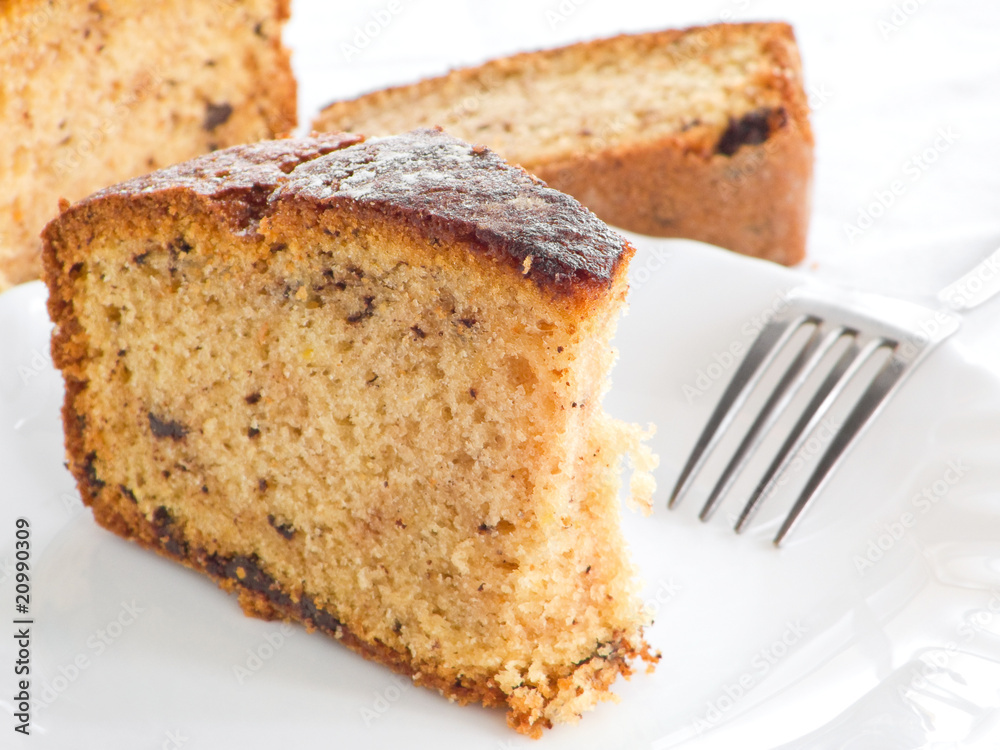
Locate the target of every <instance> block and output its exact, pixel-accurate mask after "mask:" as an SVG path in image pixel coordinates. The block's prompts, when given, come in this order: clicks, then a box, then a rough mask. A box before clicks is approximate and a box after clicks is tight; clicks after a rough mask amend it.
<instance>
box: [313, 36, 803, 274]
mask: <svg viewBox="0 0 1000 750" xmlns="http://www.w3.org/2000/svg"><path fill="white" fill-rule="evenodd" d="M435 125H436V126H440V127H443V128H444V129H445V130H446V131H448V132H450V133H453V134H455V135H456V136H458V137H460V138H463V139H465V140H468V141H470V142H473V143H483V144H486V145H488V146H489V147H490V148H493V149H495V150H496V151H498V152H499V153H500V154H502V155H503V156H504V157H505V158H506V159H508V160H510V161H512V162H515V163H518V164H520V165H522V166H523V167H524V168H525V169H527V170H528V171H529V172H532V173H533V174H536V175H537V176H538V177H540V178H541V179H543V180H545V181H546V182H547V183H549V184H550V185H552V186H553V187H555V188H557V189H559V190H562V191H564V192H567V193H569V194H571V195H573V196H575V197H576V198H578V199H579V200H581V201H582V202H583V203H584V204H585V205H587V206H588V207H590V208H591V209H592V210H594V211H595V213H597V215H598V216H600V217H601V218H602V219H605V220H606V221H609V222H611V223H613V224H617V225H619V226H622V227H624V228H626V229H629V230H633V231H637V232H642V233H645V234H653V235H659V236H668V237H689V238H692V239H700V240H704V241H708V242H715V243H717V244H721V245H723V246H725V247H728V248H731V249H734V250H737V251H739V252H744V253H748V254H751V255H758V256H761V257H767V258H771V259H774V260H779V261H781V262H786V263H793V262H796V261H797V260H798V259H799V258H801V256H802V254H803V252H804V243H805V229H806V226H807V223H808V222H807V218H808V216H807V213H808V203H809V184H810V179H811V164H812V132H811V129H810V126H809V120H808V105H807V102H806V97H805V93H804V91H803V87H802V74H801V62H800V60H799V54H798V50H797V48H796V44H795V38H794V36H793V34H792V30H791V28H790V27H789V26H787V25H786V24H781V23H749V24H716V25H713V26H705V27H696V28H691V29H686V30H683V31H662V32H656V33H649V34H636V35H624V36H619V37H614V38H611V39H604V40H598V41H594V42H586V43H580V44H575V45H571V46H569V47H564V48H560V49H554V50H546V51H542V52H533V53H525V54H520V55H515V56H513V57H508V58H502V59H498V60H494V61H491V62H489V63H486V64H484V65H482V66H479V67H476V68H466V69H461V70H456V71H452V72H451V73H449V74H447V75H444V76H441V77H438V78H432V79H428V80H425V81H421V82H419V83H416V84H413V85H408V86H399V87H395V88H390V89H386V90H383V91H377V92H374V93H371V94H368V95H366V96H362V97H359V98H357V99H354V100H351V101H342V102H335V103H333V104H331V105H329V106H328V107H327V108H326V109H324V110H323V112H321V113H320V115H319V117H318V118H317V119H316V121H315V123H314V128H316V129H317V130H348V131H353V132H359V133H365V134H367V135H382V134H389V133H397V132H401V131H404V130H409V129H410V128H413V127H429V126H435Z"/></svg>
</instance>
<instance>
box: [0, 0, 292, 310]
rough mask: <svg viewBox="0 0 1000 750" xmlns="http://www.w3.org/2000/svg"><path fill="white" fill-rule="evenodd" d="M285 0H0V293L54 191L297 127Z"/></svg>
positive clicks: (73, 192) (35, 268)
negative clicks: (284, 29) (283, 39)
mask: <svg viewBox="0 0 1000 750" xmlns="http://www.w3.org/2000/svg"><path fill="white" fill-rule="evenodd" d="M288 2H289V0H209V1H208V2H203V1H202V0H164V1H163V2H155V3H149V2H140V0H115V2H107V1H106V0H55V1H53V0H4V1H3V2H0V176H2V178H3V179H2V180H0V291H2V290H3V289H4V288H5V287H7V286H9V285H11V284H17V283H20V282H22V281H27V280H29V279H33V278H37V277H38V275H39V273H40V272H41V262H40V260H39V253H40V250H41V241H40V240H39V238H38V235H39V233H40V232H41V231H42V227H43V226H45V223H46V222H47V221H48V220H49V219H51V218H53V217H54V216H55V215H56V214H57V213H58V207H57V206H58V201H59V199H60V198H67V199H69V200H78V199H80V198H83V197H84V196H86V195H88V194H90V193H92V192H94V191H95V190H97V189H99V188H102V187H105V186H107V185H110V184H112V183H115V182H120V181H121V180H124V179H127V178H129V177H134V176H136V175H139V174H144V173H146V172H149V171H151V170H153V169H156V168H158V167H161V166H165V165H167V164H173V163H175V162H178V161H182V160H184V159H190V158H191V157H192V156H196V155H198V154H202V153H205V152H207V151H211V150H212V149H215V148H220V147H224V146H230V145H233V144H237V143H244V142H248V141H255V140H260V139H262V138H273V137H274V136H275V135H276V134H278V133H282V132H286V131H288V130H290V129H291V128H292V127H294V126H295V122H296V114H295V110H296V102H295V80H294V78H293V77H292V70H291V66H290V64H289V57H288V52H287V51H286V50H285V49H284V48H283V47H282V46H281V29H282V25H283V23H284V22H285V19H286V18H287V16H288Z"/></svg>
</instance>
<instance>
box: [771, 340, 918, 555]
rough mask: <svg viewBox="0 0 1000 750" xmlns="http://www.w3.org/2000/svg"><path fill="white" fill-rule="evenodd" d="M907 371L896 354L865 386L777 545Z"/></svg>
mask: <svg viewBox="0 0 1000 750" xmlns="http://www.w3.org/2000/svg"><path fill="white" fill-rule="evenodd" d="M905 371H906V364H905V363H904V362H903V361H902V360H901V359H900V358H899V357H897V356H896V355H895V353H894V354H893V356H892V357H890V358H889V359H888V360H887V361H886V363H885V364H884V365H883V366H882V369H881V370H879V373H878V375H876V376H875V379H874V380H872V382H871V383H870V384H869V385H868V388H867V389H865V392H864V394H862V396H861V398H860V399H859V400H858V402H857V403H856V404H855V405H854V408H853V409H852V410H851V413H850V414H849V415H848V417H847V419H846V420H845V421H844V424H843V426H842V427H841V428H840V429H839V430H838V431H837V434H836V435H834V436H833V440H831V441H830V445H829V447H828V448H827V449H826V452H825V453H824V454H823V457H822V458H821V459H820V460H819V463H818V464H817V465H816V469H815V470H814V471H813V473H812V475H811V476H810V477H809V481H808V482H806V485H805V487H803V489H802V491H801V492H800V493H799V496H798V498H797V499H796V501H795V504H794V505H793V506H792V509H791V511H790V512H789V513H788V515H787V516H786V517H785V522H784V523H783V524H782V525H781V529H779V531H778V534H777V536H775V537H774V546H775V547H777V546H779V545H780V544H781V542H782V540H784V538H785V537H786V536H788V534H789V533H791V531H792V529H793V528H795V525H796V524H797V523H798V521H799V518H800V517H801V515H802V513H803V511H804V510H805V509H806V506H807V505H808V504H809V502H810V500H812V498H814V497H815V496H816V494H817V493H818V492H819V491H820V489H822V487H823V485H824V484H826V480H827V479H828V478H829V476H830V472H831V471H832V470H833V467H834V466H836V465H837V462H838V461H840V459H841V458H843V456H844V454H845V452H846V451H847V447H848V446H849V445H850V444H851V441H852V440H854V439H855V438H856V437H857V436H858V435H859V433H861V432H862V431H863V430H864V429H865V427H866V426H867V425H868V424H869V423H870V422H871V419H872V417H874V416H875V415H876V414H877V413H878V411H879V409H880V407H881V406H882V405H883V404H884V403H885V401H886V399H887V398H888V396H889V394H891V393H892V391H893V390H894V389H895V388H896V386H897V385H899V384H900V382H901V381H902V378H903V374H904V372H905Z"/></svg>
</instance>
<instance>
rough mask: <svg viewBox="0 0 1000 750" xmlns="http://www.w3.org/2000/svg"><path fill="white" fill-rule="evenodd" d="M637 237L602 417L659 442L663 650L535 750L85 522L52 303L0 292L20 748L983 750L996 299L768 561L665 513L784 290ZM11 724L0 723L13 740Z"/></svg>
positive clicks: (769, 525) (992, 658)
mask: <svg viewBox="0 0 1000 750" xmlns="http://www.w3.org/2000/svg"><path fill="white" fill-rule="evenodd" d="M636 241H637V243H638V244H639V245H640V246H641V247H640V253H639V254H638V255H637V256H636V260H635V261H634V263H633V267H632V278H633V292H632V295H631V308H632V309H631V312H630V314H629V315H628V316H627V317H626V318H624V319H623V321H622V324H621V327H620V330H619V335H618V338H617V345H618V347H619V349H620V351H621V358H620V360H619V362H618V364H617V367H616V369H615V374H614V381H615V385H614V387H613V388H612V390H611V392H610V393H609V395H608V397H607V400H606V406H607V408H608V409H609V410H610V411H611V412H612V413H614V414H615V415H617V416H620V417H623V418H627V419H630V420H633V421H640V422H647V421H653V422H655V423H657V424H658V426H659V433H658V435H657V437H656V438H655V441H654V442H655V448H656V450H657V452H658V453H659V455H660V456H661V458H662V465H661V467H660V469H659V471H658V478H659V482H660V489H659V491H658V494H657V500H656V509H655V512H654V514H653V516H652V517H651V518H642V517H640V516H637V515H635V514H632V513H630V512H627V511H625V512H624V518H625V527H626V532H627V535H628V538H629V541H630V544H631V546H632V551H633V554H634V556H635V559H636V561H637V562H638V564H639V566H640V568H641V571H642V575H643V577H644V579H645V581H646V583H647V586H646V596H647V598H648V599H649V601H650V602H651V603H652V604H653V606H654V607H655V608H656V609H657V619H656V624H655V626H653V627H652V628H651V629H650V630H649V631H648V633H647V635H648V640H649V641H650V642H651V643H652V644H654V645H655V647H657V648H658V649H660V650H661V651H662V653H663V660H662V662H661V663H660V665H659V667H658V668H657V670H656V671H655V673H654V674H652V675H647V674H637V675H635V676H634V677H633V678H632V679H631V681H629V682H624V681H620V682H619V684H618V685H617V691H618V693H619V694H620V695H621V697H622V701H621V703H620V704H617V705H615V704H610V703H609V704H603V705H601V706H600V707H598V709H597V710H596V711H594V712H592V713H591V714H589V715H587V716H585V717H584V720H583V721H582V722H581V723H580V724H579V725H578V726H560V727H557V728H556V729H554V730H552V731H550V732H547V733H546V736H545V738H544V739H543V740H542V741H541V742H540V743H537V744H536V743H533V742H531V741H529V740H526V739H524V738H521V737H519V736H517V735H515V734H514V733H512V732H511V731H510V730H508V729H507V728H506V726H505V724H504V720H503V714H502V712H500V711H492V710H486V709H482V708H478V707H465V708H462V707H459V706H456V705H452V704H450V703H448V702H447V701H446V700H444V699H443V698H441V697H439V696H438V695H437V694H436V693H432V692H430V691H427V690H422V689H415V688H412V687H409V686H407V685H406V683H405V682H404V681H401V680H397V679H396V678H394V677H393V675H392V674H391V673H390V672H389V671H388V670H386V669H385V668H383V667H380V666H377V665H375V664H372V663H369V662H366V661H364V660H362V659H361V658H360V657H357V656H355V655H354V654H353V653H351V652H349V651H348V650H347V649H345V648H343V647H341V646H340V645H339V644H337V643H335V642H334V641H332V640H331V639H329V638H326V637H324V636H322V635H319V634H312V635H310V634H307V633H305V631H304V630H303V629H302V628H299V627H292V626H288V625H280V624H277V623H266V622H260V621H256V620H252V619H248V618H246V617H244V616H243V615H242V613H241V611H240V609H239V607H238V606H237V604H236V602H235V599H234V598H233V597H231V596H227V595H226V594H224V593H222V592H221V591H219V590H218V589H217V588H216V587H215V585H214V584H212V583H211V582H210V581H208V580H207V579H205V578H203V577H201V576H199V575H197V574H195V573H192V572H190V571H188V570H186V569H184V568H182V567H181V566H179V565H177V564H175V563H172V562H170V561H167V560H164V559H161V558H159V557H157V556H156V555H154V554H151V553H149V552H146V551H144V550H141V549H139V548H138V547H136V546H135V545H132V544H129V543H126V542H124V541H122V540H120V539H118V538H117V537H115V536H113V535H111V534H109V533H108V532H106V531H104V530H102V529H100V528H99V527H98V526H97V525H96V524H95V523H94V522H93V520H92V518H91V516H90V513H89V511H86V510H85V509H84V508H83V507H82V505H81V504H80V500H79V497H78V495H77V493H76V489H75V487H74V484H73V481H72V479H71V477H70V475H69V474H68V472H67V471H66V470H65V468H64V466H63V448H62V430H61V425H60V416H59V408H60V404H61V400H62V384H61V380H60V377H59V375H58V373H57V372H55V371H54V370H53V368H52V365H51V361H50V359H49V355H48V334H49V327H50V326H49V322H48V318H47V316H46V313H45V308H44V296H45V291H44V287H43V286H42V285H41V284H40V283H38V282H36V283H33V284H28V285H25V286H22V287H18V288H15V289H13V290H11V291H10V292H7V293H6V294H4V295H2V296H0V497H2V502H0V564H2V565H0V579H2V582H0V621H4V622H7V623H10V624H8V625H7V626H6V627H5V628H4V631H3V632H7V631H8V630H9V631H13V630H14V628H15V626H14V625H13V624H12V623H11V621H12V619H13V618H14V617H15V614H14V594H15V590H14V577H13V575H12V573H11V572H10V563H11V562H12V561H13V555H14V523H15V519H16V518H17V517H26V518H28V519H30V522H31V528H32V545H33V547H32V558H31V566H32V600H31V613H30V615H31V617H32V618H33V619H34V623H33V625H32V641H31V670H32V671H31V693H32V698H33V700H34V708H33V711H32V722H33V726H32V733H33V737H32V738H31V740H30V741H26V742H24V743H20V744H23V745H24V746H26V747H27V746H30V747H35V748H74V749H76V750H84V749H85V748H107V747H131V748H143V747H148V748H160V747H165V748H175V747H190V748H195V747H205V748H212V747H236V746H244V747H251V748H256V747H271V746H295V745H298V744H299V743H302V744H303V745H304V746H323V747H390V746H398V747H435V748H450V747H462V748H465V747H481V748H493V749H500V748H514V747H522V746H523V747H546V748H573V749H574V750H579V749H580V748H588V747H594V748H597V747H600V748H606V747H624V748H636V747H654V748H667V747H671V748H673V747H680V748H684V749H685V750H694V749H695V748H710V747H718V748H732V747H740V748H769V747H775V746H777V745H780V744H782V743H791V744H790V745H789V747H795V748H811V747H824V748H827V747H830V748H833V747H836V748H847V747H850V748H890V747H891V748H906V749H907V750H911V749H913V748H944V747H955V746H958V745H956V744H953V743H961V746H962V747H971V746H978V744H982V746H983V747H987V746H988V747H993V746H995V743H996V737H997V736H998V709H1000V353H998V352H1000V346H998V343H1000V342H998V340H997V339H998V338H1000V335H998V333H997V331H996V329H997V326H996V325H995V323H996V320H997V315H998V308H997V305H996V304H993V305H988V306H987V307H985V308H983V309H982V310H979V311H977V313H976V314H974V315H972V316H970V317H969V318H968V319H967V321H966V325H965V326H964V327H963V330H962V331H961V332H960V333H959V335H958V336H957V337H956V338H955V339H953V340H951V341H949V342H947V343H946V345H945V346H943V347H942V348H941V349H940V350H939V351H937V352H936V353H935V354H934V355H933V356H932V357H931V358H930V359H929V360H928V361H927V363H926V364H925V365H924V366H923V368H922V369H921V370H920V371H919V372H917V373H916V374H915V375H914V377H913V378H912V379H911V380H910V381H909V382H908V383H907V385H906V386H905V388H904V389H903V391H902V392H901V393H900V394H899V395H898V396H897V397H896V398H895V399H894V401H893V402H892V403H891V404H890V405H889V406H888V408H887V409H886V411H885V412H884V414H883V415H882V416H881V418H880V419H879V421H878V423H877V424H876V425H875V426H874V427H873V429H872V430H871V431H870V432H869V433H868V435H867V436H866V437H865V438H864V440H863V442H862V443H861V444H860V445H859V446H858V448H857V450H855V451H854V452H853V453H852V454H851V455H850V456H849V458H848V460H847V462H846V463H845V465H844V466H843V469H842V471H840V473H839V474H838V475H837V476H836V477H835V479H834V481H833V482H832V483H831V484H830V485H829V487H828V489H827V490H826V491H825V492H824V493H823V495H822V496H821V498H820V500H819V502H818V504H817V505H816V507H815V508H814V509H813V510H812V511H811V512H810V513H809V514H808V515H807V516H806V517H805V519H804V522H803V524H802V526H801V527H800V528H799V529H798V530H797V532H796V533H795V535H794V536H793V538H792V539H791V541H790V542H789V543H788V544H787V546H786V547H785V548H783V549H781V550H780V551H775V550H774V549H773V548H772V547H771V546H770V544H769V539H770V536H771V535H772V534H773V532H774V530H775V524H776V522H777V521H776V519H775V518H774V515H775V514H774V513H771V514H770V516H771V518H766V517H765V518H764V519H762V521H760V522H759V523H758V524H757V525H755V526H754V527H753V528H752V529H751V530H750V532H749V533H747V534H745V535H744V536H742V537H736V536H735V535H733V533H732V532H731V531H730V529H729V527H728V526H727V525H726V518H725V516H726V515H727V514H728V513H729V512H731V510H732V507H733V506H732V505H731V504H730V505H727V506H725V507H724V508H723V510H722V511H721V512H720V514H719V517H718V518H716V519H714V520H713V521H712V522H710V523H708V524H701V523H700V522H698V521H697V520H696V518H695V515H696V508H697V506H698V502H697V501H698V499H699V498H698V497H697V495H698V494H702V495H703V494H704V491H705V489H706V488H705V487H704V486H698V487H696V490H695V496H694V497H691V498H690V499H688V501H687V502H685V503H684V504H683V505H682V506H681V507H680V508H679V509H678V510H676V511H674V512H668V511H667V510H666V509H665V507H664V505H665V497H666V493H667V492H668V491H669V485H670V484H671V482H672V481H673V479H674V478H675V476H676V473H677V470H678V468H679V464H680V462H681V461H682V460H683V459H684V457H685V456H686V453H687V452H688V451H689V450H690V447H691V444H692V443H693V441H694V439H695V437H696V435H697V432H698V430H699V429H700V428H701V426H702V425H703V424H704V422H705V420H706V419H707V417H708V413H709V411H710V410H711V408H712V406H713V405H714V402H715V400H716V399H717V398H718V396H719V395H720V393H721V389H722V388H723V387H724V383H725V379H726V374H727V373H729V372H731V369H727V367H726V366H725V360H726V358H725V356H724V355H723V354H722V353H723V352H724V351H726V350H727V349H729V348H730V346H731V345H732V344H734V343H737V344H744V345H745V344H746V343H747V342H748V341H749V333H750V329H751V328H752V327H753V326H754V325H755V321H756V320H757V319H758V318H759V316H760V315H761V314H762V312H764V311H766V310H767V309H768V308H769V307H771V306H772V305H774V304H775V302H776V301H777V300H780V297H779V296H778V295H779V294H780V291H781V290H783V289H787V288H788V287H790V286H791V285H793V284H794V283H795V280H796V275H795V274H794V273H792V272H790V271H786V270H784V269H779V268H777V267H775V266H772V265H770V264H766V263H761V262H756V261H751V260H747V259H745V258H740V257H737V256H734V255H731V254H728V253H724V252H721V251H717V250H715V249H712V248H709V247H707V246H704V245H699V244H697V243H691V242H684V241H652V240H648V239H642V238H636ZM720 362H721V364H720ZM713 365H715V366H713ZM702 373H703V374H704V377H700V375H701V374H702ZM706 378H707V380H706ZM685 386H688V388H685ZM704 386H707V387H704ZM691 388H699V389H703V390H704V393H703V394H701V395H697V394H695V395H692V390H691ZM949 467H952V468H951V469H949ZM924 491H926V493H927V494H926V495H922V494H921V493H922V492H924ZM904 514H909V515H904ZM765 515H767V514H765ZM904 521H905V522H907V523H909V527H908V528H905V529H903V528H902V525H903V523H904ZM893 531H896V532H897V534H896V536H898V538H894V537H893V534H892V532H893ZM879 545H881V547H883V548H885V549H884V550H880V549H878V547H879ZM879 552H881V556H880V559H878V560H877V561H875V562H873V563H871V564H867V565H866V564H863V563H862V562H861V561H863V560H865V556H866V555H870V556H871V557H879V554H878V553H879ZM3 632H0V636H2V637H0V674H3V675H4V677H3V678H2V679H0V705H2V706H3V707H4V708H5V709H6V711H7V712H9V713H13V711H14V709H13V707H12V703H11V698H12V696H13V695H14V684H13V680H14V678H13V675H12V669H13V664H14V661H15V659H16V658H17V657H16V652H15V644H14V640H13V638H11V637H9V636H4V635H3ZM400 685H402V687H400ZM13 723H14V720H13V718H11V717H9V716H8V717H5V718H4V724H6V726H3V727H0V732H2V733H3V734H4V736H5V737H10V736H11V735H12V734H13V732H12V731H11V725H12V724H13ZM813 733H815V734H813ZM9 742H10V740H9V739H4V740H3V741H2V742H0V744H2V745H3V746H4V747H9V746H12V745H10V744H8V743H9ZM988 743H992V744H988Z"/></svg>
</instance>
